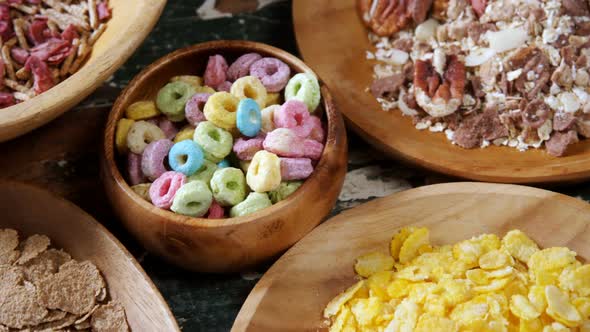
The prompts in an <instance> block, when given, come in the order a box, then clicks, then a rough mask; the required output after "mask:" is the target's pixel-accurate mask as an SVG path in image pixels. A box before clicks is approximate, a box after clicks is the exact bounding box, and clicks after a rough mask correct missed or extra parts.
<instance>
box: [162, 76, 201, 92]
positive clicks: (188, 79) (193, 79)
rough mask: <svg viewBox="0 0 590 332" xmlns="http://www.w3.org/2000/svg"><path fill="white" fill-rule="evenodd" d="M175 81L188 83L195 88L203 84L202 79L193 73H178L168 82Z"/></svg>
mask: <svg viewBox="0 0 590 332" xmlns="http://www.w3.org/2000/svg"><path fill="white" fill-rule="evenodd" d="M176 81H181V82H184V83H188V84H190V85H192V86H193V87H195V88H197V89H198V88H200V87H202V86H203V79H202V78H201V77H199V76H194V75H180V76H174V77H172V78H171V79H170V82H176Z"/></svg>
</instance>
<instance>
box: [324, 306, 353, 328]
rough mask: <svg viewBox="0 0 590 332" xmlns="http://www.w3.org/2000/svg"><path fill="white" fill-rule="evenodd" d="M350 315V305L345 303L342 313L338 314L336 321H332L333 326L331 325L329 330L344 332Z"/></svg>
mask: <svg viewBox="0 0 590 332" xmlns="http://www.w3.org/2000/svg"><path fill="white" fill-rule="evenodd" d="M350 315H351V313H350V309H348V307H347V306H346V305H344V306H343V307H342V309H341V310H340V313H339V314H338V315H337V316H336V319H335V320H334V323H332V326H330V331H329V332H342V330H343V329H344V326H345V325H346V323H347V321H348V318H349V317H350Z"/></svg>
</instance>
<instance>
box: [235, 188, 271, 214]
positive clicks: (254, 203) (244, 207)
mask: <svg viewBox="0 0 590 332" xmlns="http://www.w3.org/2000/svg"><path fill="white" fill-rule="evenodd" d="M271 205H272V203H271V201H270V199H269V198H268V195H267V194H263V193H256V192H252V193H250V195H248V197H246V199H245V200H244V201H243V202H241V203H239V204H238V205H235V206H234V207H233V208H231V210H230V211H229V216H230V217H232V218H234V217H241V216H245V215H247V214H251V213H254V212H256V211H258V210H262V209H265V208H267V207H269V206H271Z"/></svg>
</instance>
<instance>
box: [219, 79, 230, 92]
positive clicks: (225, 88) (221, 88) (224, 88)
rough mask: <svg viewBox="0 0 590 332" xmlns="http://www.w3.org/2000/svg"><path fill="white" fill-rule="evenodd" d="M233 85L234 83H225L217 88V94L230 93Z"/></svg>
mask: <svg viewBox="0 0 590 332" xmlns="http://www.w3.org/2000/svg"><path fill="white" fill-rule="evenodd" d="M231 85H232V82H230V81H225V82H223V83H221V84H219V85H218V86H217V92H220V91H225V92H229V91H230V90H231Z"/></svg>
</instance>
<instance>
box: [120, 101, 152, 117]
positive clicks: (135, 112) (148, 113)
mask: <svg viewBox="0 0 590 332" xmlns="http://www.w3.org/2000/svg"><path fill="white" fill-rule="evenodd" d="M158 115H160V111H158V108H157V107H156V103H155V102H153V101H149V100H145V101H138V102H135V103H133V104H131V105H129V107H127V110H125V116H126V117H127V118H128V119H131V120H145V119H149V118H153V117H155V116H158Z"/></svg>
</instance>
